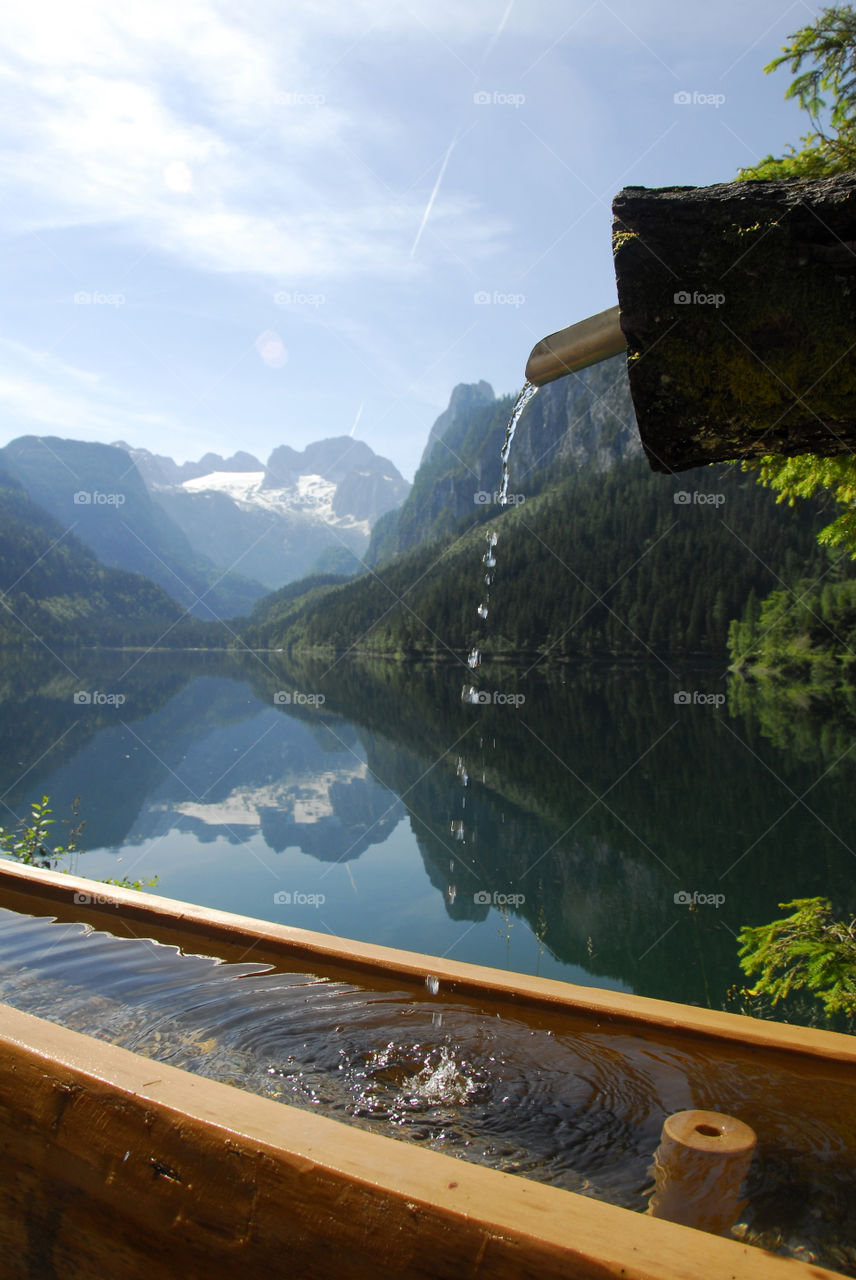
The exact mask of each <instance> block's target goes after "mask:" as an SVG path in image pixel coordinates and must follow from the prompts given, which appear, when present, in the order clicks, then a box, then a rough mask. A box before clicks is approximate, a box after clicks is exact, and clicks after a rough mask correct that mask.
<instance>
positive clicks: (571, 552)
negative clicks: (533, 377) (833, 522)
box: [243, 357, 853, 661]
mask: <svg viewBox="0 0 856 1280" xmlns="http://www.w3.org/2000/svg"><path fill="white" fill-rule="evenodd" d="M485 386H486V384H476V386H475V387H473V388H470V389H469V390H470V391H471V392H472V394H471V395H467V396H466V397H465V396H464V394H463V392H462V389H461V388H456V391H455V393H454V396H453V401H454V404H455V405H457V410H456V411H455V412H452V406H451V405H450V409H449V410H447V415H448V416H447V418H446V421H447V424H448V425H447V426H446V430H445V432H444V434H443V435H442V437H441V438H436V437H437V430H436V424H435V428H434V429H433V430H432V435H431V437H429V448H428V449H427V450H426V460H425V461H424V462H423V463H422V465H421V466H420V468H419V470H418V472H417V474H416V478H415V480H414V484H413V488H412V490H411V493H410V495H409V497H408V498H407V500H406V501H405V502H404V504H403V505H402V507H401V508H400V510H399V511H397V512H394V513H392V514H391V515H389V516H387V517H386V518H385V520H383V521H381V522H379V524H378V525H377V526H376V528H375V533H374V537H373V540H372V544H371V547H370V551H369V553H368V555H367V560H368V561H371V562H372V563H373V564H374V566H375V567H374V569H373V572H372V573H371V574H366V575H363V576H361V577H358V578H356V579H354V580H352V581H350V582H347V583H344V584H342V583H336V582H335V581H331V580H328V581H326V582H325V581H322V580H320V579H317V578H316V579H314V580H313V582H312V584H311V589H308V590H307V591H306V593H305V594H304V595H301V594H300V592H299V591H295V592H292V593H291V594H290V596H289V598H288V599H287V600H285V599H281V598H277V597H271V598H269V599H268V600H264V601H261V602H259V604H258V605H257V606H256V607H255V608H254V610H253V613H252V614H251V617H250V619H249V621H248V623H247V624H246V625H245V628H244V630H243V635H244V638H245V639H246V641H247V643H248V644H250V645H259V646H262V647H273V648H287V649H290V650H294V651H297V650H311V649H314V648H317V649H323V650H336V651H342V650H346V649H350V648H355V649H356V650H358V651H361V652H367V653H377V654H395V655H397V656H401V657H407V656H424V657H432V658H434V657H446V658H450V657H454V658H456V659H458V660H459V661H463V659H464V657H465V655H466V654H467V652H468V651H469V650H471V649H472V648H478V649H479V650H480V651H481V652H482V654H483V655H484V656H486V657H490V656H494V657H496V656H501V655H503V654H507V653H509V652H512V651H514V652H526V653H530V654H534V655H550V657H551V658H552V659H559V660H570V659H574V658H578V657H580V656H586V655H594V654H603V653H609V654H621V655H631V654H633V655H636V656H639V657H646V656H650V655H651V653H652V652H656V653H698V654H724V653H725V650H726V644H727V637H728V626H729V622H730V620H731V619H732V618H734V617H737V616H739V615H740V614H741V613H742V611H743V609H744V606H745V604H746V601H747V600H748V599H749V598H750V597H751V596H752V594H753V593H754V595H755V597H760V596H763V595H765V594H766V593H767V592H768V591H769V590H770V589H771V588H772V587H774V586H781V585H782V584H783V583H793V582H795V581H796V580H797V579H798V578H799V577H811V576H817V575H820V574H823V573H824V572H826V571H827V570H828V558H827V555H826V553H825V552H824V551H822V550H821V549H820V548H819V547H818V545H817V541H816V534H817V528H818V519H819V510H818V507H817V506H816V505H815V504H805V505H804V506H803V507H802V508H801V509H800V510H798V511H792V510H785V509H783V508H782V507H781V506H779V505H778V504H777V503H776V499H775V495H774V494H772V493H771V492H770V491H769V490H766V489H762V488H760V487H759V486H758V485H757V483H756V482H755V480H754V478H752V477H750V476H747V475H744V474H743V473H741V472H740V471H738V470H736V469H735V468H733V467H728V466H723V467H704V468H698V469H696V470H693V471H688V472H685V473H683V474H682V475H681V476H680V477H669V476H662V475H655V474H654V473H653V472H651V470H650V468H649V467H648V465H647V463H646V462H645V460H644V458H643V457H642V456H641V447H640V443H639V438H638V434H637V431H636V427H635V419H634V416H633V408H632V403H631V400H630V395H629V388H628V385H627V377H626V371H625V368H624V361H623V358H622V357H617V358H616V359H614V360H610V361H606V362H604V363H603V364H602V365H600V366H595V367H593V368H591V369H587V370H585V371H583V373H581V374H579V375H574V376H572V377H569V378H565V379H561V380H559V381H557V382H556V383H553V384H550V385H549V386H547V387H546V388H543V389H542V390H541V391H540V392H539V394H538V395H537V396H536V398H535V399H534V400H532V401H531V402H530V404H529V406H528V408H527V409H526V411H525V413H524V416H523V418H522V419H521V422H520V425H519V427H518V430H517V434H516V436H515V439H514V443H513V448H512V451H511V470H510V476H511V482H510V486H509V495H510V498H511V501H510V503H509V504H508V505H507V506H500V504H499V503H498V501H497V496H496V491H497V489H498V487H499V480H500V449H501V445H502V441H503V438H504V432H505V426H506V422H507V419H508V413H509V411H510V408H511V397H507V398H506V399H504V400H493V401H486V400H485V395H484V392H483V388H484V387H485ZM462 405H464V406H466V405H468V406H469V407H462ZM486 534H489V535H490V536H491V537H494V538H496V539H498V549H497V550H495V551H494V550H493V549H492V547H486V544H485V535H486ZM487 555H489V556H490V558H491V560H496V562H497V563H496V567H494V566H493V565H492V564H487V565H486V564H485V559H486V556H487ZM841 572H845V570H842V571H841ZM846 572H848V573H852V572H853V571H852V570H847V571H846ZM309 586H310V584H307V588H309ZM479 606H482V607H483V608H484V609H485V610H487V620H485V618H483V617H482V618H480V617H479V613H478V612H477V608H478V607H479Z"/></svg>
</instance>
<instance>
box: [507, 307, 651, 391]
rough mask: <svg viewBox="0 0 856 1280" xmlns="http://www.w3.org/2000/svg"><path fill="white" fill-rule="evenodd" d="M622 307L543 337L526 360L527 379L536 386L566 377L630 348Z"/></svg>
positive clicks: (603, 312)
mask: <svg viewBox="0 0 856 1280" xmlns="http://www.w3.org/2000/svg"><path fill="white" fill-rule="evenodd" d="M619 310H620V309H619V308H618V307H610V308H609V310H608V311H601V312H600V313H599V315H596V316H589V318H588V319H587V320H580V322H579V323H578V324H572V325H571V326H570V328H568V329H560V330H559V332H558V333H551V334H550V335H549V336H548V337H546V338H542V339H541V341H540V342H538V343H536V344H535V346H534V347H533V348H532V351H531V353H530V356H529V359H528V360H527V362H526V378H527V381H529V382H532V383H534V385H535V386H536V387H543V385H544V383H545V382H553V381H554V380H555V379H556V378H564V377H565V376H566V375H567V374H569V373H576V371H577V370H578V369H585V368H587V366H588V365H590V364H598V363H599V362H600V361H601V360H606V359H608V358H609V356H617V355H618V353H619V352H620V351H625V350H626V349H627V339H626V338H625V337H624V334H623V333H622V331H621V325H620V324H619Z"/></svg>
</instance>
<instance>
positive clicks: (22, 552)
mask: <svg viewBox="0 0 856 1280" xmlns="http://www.w3.org/2000/svg"><path fill="white" fill-rule="evenodd" d="M225 634H226V633H221V632H220V631H219V630H217V632H216V636H215V628H214V627H212V626H211V625H209V624H206V623H203V622H199V621H197V620H196V619H192V618H188V617H185V615H184V610H183V609H182V608H181V607H180V606H179V605H178V604H176V602H175V601H174V600H172V599H171V598H170V597H169V596H168V595H167V594H166V592H165V591H163V590H162V589H161V588H160V587H159V586H157V585H156V584H155V583H154V582H150V581H149V580H148V578H144V577H142V576H141V575H140V574H137V573H126V572H125V571H124V570H122V569H109V568H107V567H106V566H105V565H103V564H101V563H100V561H99V560H98V558H97V556H95V555H94V554H93V552H92V551H90V550H89V548H88V547H85V546H84V545H83V543H82V542H80V541H79V540H78V539H77V538H76V537H75V536H74V534H73V533H68V532H67V531H66V530H65V529H64V528H63V526H62V525H61V524H60V523H59V522H58V521H57V520H54V518H53V517H52V516H50V515H48V513H47V512H46V511H44V510H43V509H42V508H41V507H40V506H39V505H38V504H37V503H35V502H33V501H32V500H31V499H30V498H29V497H28V495H27V493H26V492H25V490H24V489H23V487H22V486H21V485H20V484H18V483H17V481H15V480H13V479H12V478H11V477H10V476H8V475H6V474H5V473H3V472H0V646H6V645H16V646H17V645H21V644H25V645H31V646H34V647H36V648H40V649H44V648H49V649H52V650H53V649H59V648H62V647H63V646H65V645H69V644H88V645H92V644H102V645H117V644H141V643H145V644H151V643H154V642H155V641H156V640H157V639H158V638H160V637H161V636H165V637H168V639H166V641H165V642H166V643H170V642H172V643H182V644H185V645H186V644H200V643H208V644H212V643H218V642H219V643H221V644H222V643H223V635H225Z"/></svg>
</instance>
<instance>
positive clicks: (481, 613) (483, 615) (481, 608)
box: [477, 604, 487, 618]
mask: <svg viewBox="0 0 856 1280" xmlns="http://www.w3.org/2000/svg"><path fill="white" fill-rule="evenodd" d="M477 612H478V615H479V617H480V618H486V617H487V605H486V604H480V605H479V607H478V611H477Z"/></svg>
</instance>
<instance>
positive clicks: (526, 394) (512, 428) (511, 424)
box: [499, 382, 538, 506]
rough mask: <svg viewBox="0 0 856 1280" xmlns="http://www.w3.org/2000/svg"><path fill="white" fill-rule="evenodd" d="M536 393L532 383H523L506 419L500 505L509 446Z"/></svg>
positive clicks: (504, 491)
mask: <svg viewBox="0 0 856 1280" xmlns="http://www.w3.org/2000/svg"><path fill="white" fill-rule="evenodd" d="M537 393H538V387H536V386H535V385H534V384H533V383H531V382H527V383H524V386H523V390H522V391H521V392H520V394H519V396H518V397H517V400H516V401H515V404H514V408H513V409H512V410H511V417H510V418H509V419H508V426H507V427H506V428H505V440H504V442H503V445H502V454H501V458H502V480H501V481H500V486H499V501H500V502H501V503H502V505H503V506H504V505H505V502H506V500H507V498H508V476H509V459H510V457H511V446H512V444H513V443H514V436H515V433H516V431H517V428H518V426H519V424H520V419H521V418H522V417H523V410H524V409H525V408H526V406H527V405H528V403H529V401H530V400H531V399H532V398H533V397H534V396H535V395H537Z"/></svg>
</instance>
